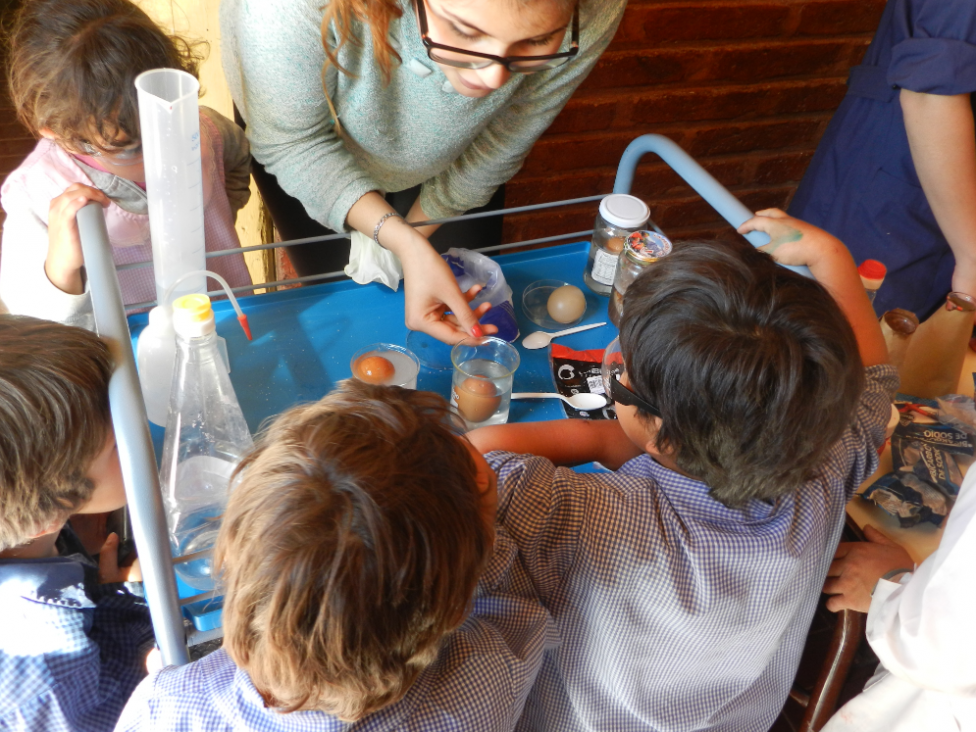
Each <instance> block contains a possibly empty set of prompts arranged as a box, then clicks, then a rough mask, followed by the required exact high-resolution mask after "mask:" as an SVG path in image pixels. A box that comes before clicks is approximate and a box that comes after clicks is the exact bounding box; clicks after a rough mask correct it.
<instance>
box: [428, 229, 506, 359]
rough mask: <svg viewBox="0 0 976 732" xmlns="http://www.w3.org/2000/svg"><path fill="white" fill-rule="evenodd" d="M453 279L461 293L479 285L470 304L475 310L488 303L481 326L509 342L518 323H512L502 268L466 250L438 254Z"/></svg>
mask: <svg viewBox="0 0 976 732" xmlns="http://www.w3.org/2000/svg"><path fill="white" fill-rule="evenodd" d="M441 256H442V257H443V258H444V261H445V262H447V263H448V265H449V266H450V268H451V272H453V273H454V277H455V278H457V283H458V287H459V288H461V292H465V291H466V290H468V289H470V288H471V287H474V286H475V285H481V286H482V287H483V289H482V290H481V292H479V293H478V295H477V296H476V297H475V298H474V299H473V300H472V301H471V307H472V308H476V307H478V306H479V305H481V304H482V303H484V302H490V303H491V310H489V311H488V312H487V313H485V314H484V315H483V316H481V320H480V321H479V322H480V323H481V324H482V325H494V326H495V327H496V328H498V333H497V334H496V335H497V337H498V338H501V339H503V340H506V341H508V342H509V343H511V342H512V341H514V340H516V339H517V338H518V337H519V328H518V323H517V322H516V320H515V305H514V303H513V300H512V288H511V287H509V286H508V284H507V283H506V282H505V275H504V274H502V268H501V266H500V265H499V264H498V262H496V261H495V260H493V259H491V258H490V257H486V256H485V255H484V254H480V253H479V252H473V251H471V250H470V249H455V248H451V249H448V250H447V252H445V253H444V254H442V255H441Z"/></svg>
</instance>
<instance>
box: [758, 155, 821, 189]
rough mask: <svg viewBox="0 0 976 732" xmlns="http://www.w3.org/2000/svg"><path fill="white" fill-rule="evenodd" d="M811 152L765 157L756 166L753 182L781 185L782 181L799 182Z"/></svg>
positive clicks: (808, 162)
mask: <svg viewBox="0 0 976 732" xmlns="http://www.w3.org/2000/svg"><path fill="white" fill-rule="evenodd" d="M812 157H813V152H811V151H810V150H804V151H803V152H797V153H788V154H785V155H778V156H776V157H774V158H767V159H765V160H762V161H760V162H759V164H758V165H757V166H756V175H755V178H754V180H755V182H756V183H757V184H762V185H781V184H783V183H799V182H800V179H801V178H803V174H804V173H805V172H806V169H807V165H809V164H810V158H812Z"/></svg>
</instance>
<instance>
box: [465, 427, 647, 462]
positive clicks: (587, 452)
mask: <svg viewBox="0 0 976 732" xmlns="http://www.w3.org/2000/svg"><path fill="white" fill-rule="evenodd" d="M467 437H468V439H469V440H470V441H471V444H473V445H474V446H475V447H476V448H477V449H478V450H480V451H481V452H482V453H489V452H492V451H493V450H506V451H508V452H517V453H529V454H532V455H539V456H541V457H544V458H548V459H549V460H551V461H552V462H553V463H555V464H556V465H582V464H583V463H588V462H599V463H600V464H602V465H605V466H606V467H608V468H610V469H611V470H616V469H617V468H619V467H620V466H621V465H623V464H624V463H625V462H627V461H628V460H630V459H632V458H635V457H637V456H638V455H640V454H641V450H640V449H638V448H637V447H636V446H634V444H633V443H632V442H631V441H630V440H629V439H628V438H627V435H626V434H624V431H623V429H621V427H620V423H619V422H618V421H617V420H615V419H607V420H587V419H559V420H554V421H552V422H525V423H515V424H502V425H492V426H489V427H479V428H478V429H476V430H472V431H471V432H469V433H468V434H467Z"/></svg>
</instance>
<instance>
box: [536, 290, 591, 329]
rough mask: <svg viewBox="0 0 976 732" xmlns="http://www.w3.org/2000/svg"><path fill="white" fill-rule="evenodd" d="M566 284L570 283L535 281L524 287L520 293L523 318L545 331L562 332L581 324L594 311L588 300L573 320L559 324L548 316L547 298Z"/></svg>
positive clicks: (584, 293)
mask: <svg viewBox="0 0 976 732" xmlns="http://www.w3.org/2000/svg"><path fill="white" fill-rule="evenodd" d="M568 284H570V283H568V282H563V281H562V280H537V281H536V282H533V283H532V284H531V285H529V286H528V287H526V288H525V290H524V291H523V292H522V312H524V313H525V317H527V318H528V319H529V320H531V321H532V322H533V323H535V324H536V325H538V326H541V327H543V328H545V329H547V330H563V329H564V328H571V327H572V326H574V325H576V324H577V323H579V322H581V321H582V320H583V319H584V318H585V317H586V314H587V313H591V312H593V310H594V309H595V308H594V305H593V303H591V302H590V300H589V299H587V300H586V309H585V310H584V311H583V312H582V313H581V314H580V316H579V317H578V318H576V319H575V320H571V321H568V322H565V323H560V322H559V321H557V320H554V319H553V318H552V316H551V315H550V314H549V296H550V295H552V293H553V292H555V291H556V290H558V289H559V288H560V287H565V286H566V285H568ZM577 289H579V288H577ZM580 292H583V295H584V297H585V296H586V292H584V291H583V290H580Z"/></svg>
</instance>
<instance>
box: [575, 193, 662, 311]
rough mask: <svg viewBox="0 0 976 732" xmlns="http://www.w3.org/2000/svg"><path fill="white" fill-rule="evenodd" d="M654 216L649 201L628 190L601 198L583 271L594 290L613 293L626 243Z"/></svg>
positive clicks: (606, 294) (587, 283)
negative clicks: (628, 238) (628, 192)
mask: <svg viewBox="0 0 976 732" xmlns="http://www.w3.org/2000/svg"><path fill="white" fill-rule="evenodd" d="M650 217H651V210H650V209H649V208H648V207H647V204H646V203H644V202H643V201H642V200H640V199H639V198H635V197H634V196H630V195H627V194H626V193H612V194H610V195H609V196H606V197H605V198H604V199H603V200H602V201H600V212H599V213H598V214H597V216H596V221H595V222H594V223H593V240H592V243H591V244H590V253H589V256H588V257H587V258H586V269H585V270H584V271H583V281H584V282H585V283H586V286H587V287H589V288H590V289H591V290H593V292H595V293H597V294H598V295H603V296H604V297H607V296H609V295H610V292H611V291H612V290H613V278H614V275H615V274H616V271H617V260H618V259H619V258H620V253H621V252H622V251H623V249H624V242H625V241H626V240H627V237H628V236H630V235H631V234H632V233H633V232H635V231H638V230H639V229H642V228H644V226H645V225H646V224H647V222H648V220H649V219H650Z"/></svg>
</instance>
